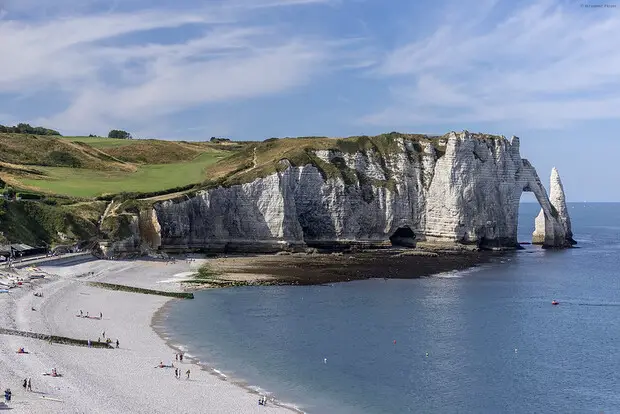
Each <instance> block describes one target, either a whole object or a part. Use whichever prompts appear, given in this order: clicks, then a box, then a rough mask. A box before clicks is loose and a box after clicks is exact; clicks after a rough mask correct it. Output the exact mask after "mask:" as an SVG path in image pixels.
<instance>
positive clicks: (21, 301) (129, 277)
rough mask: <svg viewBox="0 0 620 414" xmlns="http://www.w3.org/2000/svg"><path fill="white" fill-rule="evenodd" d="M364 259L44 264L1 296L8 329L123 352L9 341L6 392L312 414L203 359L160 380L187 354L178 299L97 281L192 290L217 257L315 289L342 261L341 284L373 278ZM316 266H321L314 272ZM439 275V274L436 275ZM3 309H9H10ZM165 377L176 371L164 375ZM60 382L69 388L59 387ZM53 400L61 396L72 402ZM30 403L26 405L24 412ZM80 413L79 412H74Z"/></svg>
mask: <svg viewBox="0 0 620 414" xmlns="http://www.w3.org/2000/svg"><path fill="white" fill-rule="evenodd" d="M397 254H400V253H397ZM356 256H357V258H353V259H351V258H347V257H346V256H344V257H343V256H341V255H340V256H339V255H307V256H298V257H296V258H291V257H289V256H286V255H281V256H277V255H269V256H260V257H257V256H251V257H247V256H246V257H229V258H218V259H200V260H196V261H185V262H183V261H182V260H179V261H177V262H175V263H172V264H168V263H165V262H162V261H157V260H152V259H146V260H144V259H143V260H140V259H138V260H127V261H125V260H118V261H106V260H98V259H95V260H91V261H86V262H79V263H38V266H39V269H41V270H43V271H45V272H48V273H49V274H50V275H51V276H49V277H48V278H46V279H45V280H37V281H33V282H31V283H28V284H24V285H23V286H22V287H21V288H19V289H13V290H12V291H11V293H9V294H5V295H4V296H0V323H1V324H2V326H5V327H7V328H11V329H22V330H26V331H27V330H31V331H35V332H41V333H48V334H54V335H65V336H69V337H75V338H82V339H92V340H93V341H95V340H96V338H97V335H100V334H99V333H97V332H101V331H100V330H99V329H100V328H104V329H105V330H106V331H108V332H110V334H111V335H109V336H110V337H111V338H112V341H114V340H115V339H116V338H119V339H120V344H121V346H120V348H121V349H119V350H113V351H103V352H104V353H105V355H104V354H102V353H100V352H98V351H97V350H94V349H89V348H85V347H71V346H65V345H57V344H54V345H48V344H47V343H45V342H44V341H38V342H37V341H36V340H33V339H27V338H16V337H11V336H6V335H0V351H3V352H2V355H0V386H1V387H3V390H4V388H11V389H12V390H13V393H14V394H13V400H12V401H11V403H9V406H10V407H12V408H13V410H14V412H16V413H20V412H40V413H47V412H50V413H51V412H57V411H58V410H59V409H60V410H61V411H63V412H84V410H86V411H88V412H102V413H113V412H119V413H120V412H147V411H148V412H153V413H154V412H170V411H179V410H180V411H181V412H205V409H204V407H206V406H213V411H216V412H218V413H219V412H221V413H226V412H230V413H237V412H261V413H262V412H264V410H268V411H270V412H275V411H278V410H280V411H282V412H289V413H290V412H296V413H303V411H302V410H301V409H300V408H298V407H296V406H295V405H294V404H293V403H287V402H283V401H280V400H278V399H277V396H275V399H274V400H269V404H268V405H267V406H259V405H258V403H257V399H258V398H257V397H258V396H260V395H272V394H270V393H269V392H268V391H267V390H262V389H261V388H260V384H255V385H254V384H252V385H251V384H247V383H245V382H243V380H238V381H235V380H233V379H231V378H228V377H226V376H225V375H224V374H222V373H221V372H219V371H218V370H217V369H216V368H215V367H212V366H209V365H208V364H205V363H201V362H200V361H199V360H198V358H197V357H195V356H192V357H189V358H188V359H187V362H185V361H184V362H183V364H182V365H181V366H182V367H183V368H182V369H183V370H185V369H186V368H189V369H190V370H191V372H192V375H191V377H192V379H191V380H189V381H186V380H185V379H184V378H183V379H182V380H177V379H174V377H173V376H172V375H173V371H172V370H160V369H157V370H156V371H155V372H156V374H154V371H153V368H152V365H153V364H156V363H157V362H158V361H160V360H161V361H165V362H166V363H168V362H167V361H169V360H171V355H173V354H175V353H178V352H180V351H181V352H184V351H182V348H179V347H183V344H179V343H178V342H174V341H173V340H172V339H171V338H169V337H168V336H167V335H166V332H164V331H163V330H162V328H158V327H157V326H158V325H159V326H160V327H162V326H163V320H164V319H165V313H166V311H167V306H169V304H170V303H171V301H172V300H175V299H173V298H170V297H163V296H156V295H147V294H139V293H129V292H122V291H113V290H107V289H102V288H99V287H94V286H91V285H90V282H107V283H118V284H124V285H129V286H133V287H138V288H144V289H155V290H166V291H176V292H178V291H188V289H187V288H185V289H182V286H181V282H182V281H183V280H185V279H187V276H188V274H189V273H191V272H195V271H196V270H197V266H200V265H201V264H202V263H205V262H206V263H209V262H211V261H213V260H219V262H218V263H219V266H220V268H222V266H223V263H228V264H229V266H231V267H232V268H234V269H241V268H243V271H242V272H241V273H239V274H240V275H241V277H242V278H243V279H245V280H246V281H247V280H250V281H251V280H256V278H255V276H256V275H261V274H262V275H263V276H262V279H261V277H258V279H259V280H262V281H267V282H269V284H275V283H277V284H291V285H296V284H309V283H308V282H310V280H311V279H312V281H313V282H314V284H322V283H327V282H326V281H325V280H324V279H323V278H321V277H319V278H318V279H314V277H315V276H316V271H317V269H319V270H320V271H322V272H328V273H329V272H331V271H332V269H333V266H335V265H338V264H339V266H340V268H342V267H343V266H342V261H343V260H345V259H346V260H347V261H351V262H355V263H354V264H352V265H350V266H349V264H348V263H349V262H347V266H344V267H345V268H348V269H349V270H347V271H345V272H336V280H334V278H333V277H332V278H331V279H332V280H331V282H343V281H347V280H354V279H366V278H368V277H372V276H369V275H368V274H367V273H368V272H366V273H360V269H364V268H367V266H368V265H369V263H372V262H373V261H376V255H370V256H368V257H366V258H364V255H363V254H361V255H360V254H357V255H356ZM381 257H383V258H384V259H385V260H387V261H390V258H391V259H395V262H396V264H397V265H396V267H394V266H385V265H382V266H381V268H382V269H386V268H387V269H388V270H389V269H391V271H394V270H395V269H396V268H399V266H405V268H409V270H411V268H410V266H411V265H412V263H414V262H417V263H418V264H420V263H426V264H429V263H434V265H433V266H432V267H433V269H430V267H429V266H426V265H425V266H420V267H417V268H414V269H415V272H413V273H412V274H410V275H409V277H424V276H425V275H429V274H431V273H442V272H445V271H452V270H462V269H465V268H470V267H473V266H475V265H476V264H480V263H484V262H486V261H488V260H489V259H488V258H481V257H478V256H471V255H470V254H466V255H465V256H463V255H456V256H454V257H460V258H457V259H455V260H451V259H448V260H445V259H443V255H442V257H432V256H424V257H425V258H421V257H422V256H420V257H417V255H415V256H412V257H415V258H414V259H411V258H405V259H399V258H398V257H402V256H398V257H396V256H386V255H385V254H384V253H382V254H381ZM429 257H430V258H431V259H432V260H431V259H429ZM463 257H465V259H463ZM286 263H288V265H287V264H286ZM309 264H312V265H313V266H314V267H313V268H310V267H309V266H308V265H309ZM243 266H245V267H243ZM309 268H310V270H308V269H309ZM267 269H271V273H272V274H271V276H270V277H269V278H268V279H266V278H265V277H264V276H265V272H266V270H267ZM313 269H314V270H313ZM429 270H433V271H432V272H430V273H429ZM19 272H20V274H27V272H28V270H27V269H19ZM278 272H279V273H278ZM351 272H352V273H351ZM5 273H6V272H5ZM278 274H280V275H282V274H286V275H287V276H288V277H285V278H280V279H278ZM301 274H306V275H315V276H306V280H305V281H304V280H303V278H300V275H301ZM85 275H86V276H85ZM356 275H357V276H358V277H356ZM374 277H377V276H374ZM391 277H394V275H391ZM269 279H270V280H269ZM304 282H305V283H304ZM191 287H192V289H191V290H193V291H196V290H200V289H201V288H203V286H200V285H192V286H191ZM34 291H42V292H44V293H45V296H44V297H43V298H36V297H33V295H32V293H33V292H34ZM9 295H10V296H9ZM176 300H180V299H176ZM3 304H7V306H2V305H3ZM111 304H113V305H111ZM31 306H32V307H33V308H34V307H35V306H36V307H37V311H36V312H32V311H30V307H31ZM93 306H96V307H97V308H98V309H103V314H104V317H103V320H102V321H99V322H100V323H98V322H95V321H82V320H81V318H74V317H71V316H73V314H74V313H75V312H77V309H89V307H90V309H92V311H93V313H94V312H95V309H96V308H95V309H93ZM110 306H113V307H112V308H110ZM39 308H40V309H39ZM73 308H75V309H73ZM97 312H98V311H97ZM97 324H98V325H99V326H98V327H97ZM102 325H105V326H102ZM19 346H26V348H27V349H28V350H30V351H31V354H30V355H28V356H27V357H26V358H22V359H21V360H20V359H16V358H15V355H11V352H10V351H11V350H13V351H14V350H15V349H17V347H19ZM23 361H27V362H28V364H26V366H22V365H21V363H22V362H23ZM177 365H178V363H177ZM52 366H54V367H58V369H59V371H61V370H62V372H63V373H66V375H65V376H64V377H63V378H61V379H60V380H59V379H53V380H51V379H50V378H49V377H41V376H40V372H41V370H42V369H45V370H46V371H47V370H48V368H50V367H52ZM161 371H170V372H169V373H168V374H167V375H166V376H165V377H163V378H162V376H163V373H162V372H161ZM26 377H32V378H33V380H34V381H33V382H34V383H33V389H35V390H37V392H39V394H36V395H35V394H34V393H27V392H25V391H22V390H21V386H20V381H21V380H23V378H26ZM20 378H21V379H20ZM35 381H36V382H35ZM59 384H62V385H63V386H61V387H60V388H58V387H57V385H59ZM255 387H256V388H258V390H257V389H256V388H255ZM259 390H260V391H259ZM261 391H262V392H261ZM37 397H39V398H37ZM50 398H52V399H50ZM53 399H57V400H61V401H63V403H60V402H57V401H54V400H53ZM20 404H25V406H23V407H21V406H20ZM60 404H62V405H60ZM61 407H62V408H61ZM92 407H97V408H95V409H93V408H92ZM21 408H23V409H24V410H23V411H22V410H21ZM72 409H73V410H75V411H71V410H72ZM207 411H210V410H207Z"/></svg>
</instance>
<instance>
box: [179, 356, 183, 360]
mask: <svg viewBox="0 0 620 414" xmlns="http://www.w3.org/2000/svg"><path fill="white" fill-rule="evenodd" d="M179 361H181V362H183V354H179Z"/></svg>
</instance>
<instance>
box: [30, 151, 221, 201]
mask: <svg viewBox="0 0 620 414" xmlns="http://www.w3.org/2000/svg"><path fill="white" fill-rule="evenodd" d="M225 156H226V154H225V153H222V152H219V151H211V152H205V153H203V154H201V155H199V156H198V157H196V158H194V159H193V160H191V161H189V162H178V163H170V164H153V165H151V164H147V165H140V166H138V167H137V168H136V171H135V172H124V171H96V170H90V169H77V168H63V167H40V168H39V169H40V170H41V171H43V172H44V173H45V176H44V177H37V178H34V177H31V178H24V179H22V180H21V182H22V183H24V184H25V185H26V186H28V187H29V188H36V189H40V190H42V191H44V192H47V193H53V194H63V195H69V196H73V197H82V198H90V197H96V196H98V195H102V194H117V193H121V192H151V191H159V190H164V189H168V188H175V187H180V186H183V185H187V184H191V183H200V182H201V181H203V180H204V179H205V178H206V168H207V167H208V166H209V165H212V164H214V163H216V162H217V161H218V160H220V159H221V158H223V157H225Z"/></svg>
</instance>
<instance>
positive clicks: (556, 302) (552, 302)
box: [551, 300, 560, 305]
mask: <svg viewBox="0 0 620 414" xmlns="http://www.w3.org/2000/svg"><path fill="white" fill-rule="evenodd" d="M551 304H552V305H559V304H560V302H558V301H557V300H553V301H551Z"/></svg>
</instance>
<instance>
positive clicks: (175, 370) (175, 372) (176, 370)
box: [174, 368, 179, 379]
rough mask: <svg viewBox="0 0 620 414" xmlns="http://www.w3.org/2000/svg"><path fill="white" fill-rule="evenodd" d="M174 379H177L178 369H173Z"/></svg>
mask: <svg viewBox="0 0 620 414" xmlns="http://www.w3.org/2000/svg"><path fill="white" fill-rule="evenodd" d="M174 377H175V378H176V379H179V369H178V368H175V369H174Z"/></svg>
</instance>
